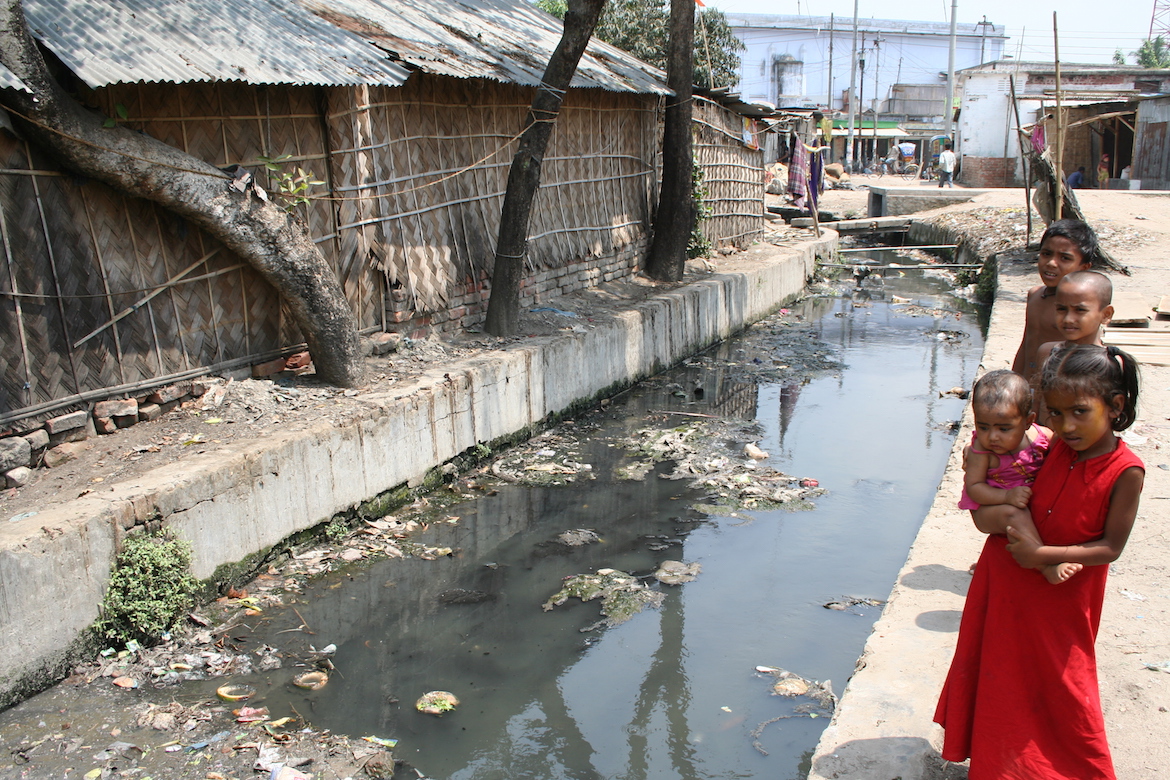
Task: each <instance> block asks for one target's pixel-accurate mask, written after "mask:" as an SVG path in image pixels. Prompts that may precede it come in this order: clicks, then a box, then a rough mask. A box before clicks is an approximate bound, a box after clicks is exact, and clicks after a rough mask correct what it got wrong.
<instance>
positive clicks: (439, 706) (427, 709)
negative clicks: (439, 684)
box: [414, 691, 459, 715]
mask: <svg viewBox="0 0 1170 780" xmlns="http://www.w3.org/2000/svg"><path fill="white" fill-rule="evenodd" d="M458 706H459V699H457V698H456V697H455V694H453V693H450V692H448V691H431V692H430V693H424V694H423V695H422V696H420V697H418V701H416V702H415V703H414V708H415V709H416V710H418V711H419V712H422V713H424V714H426V715H445V714H447V713H448V712H452V711H454V709H455V708H456V707H458Z"/></svg>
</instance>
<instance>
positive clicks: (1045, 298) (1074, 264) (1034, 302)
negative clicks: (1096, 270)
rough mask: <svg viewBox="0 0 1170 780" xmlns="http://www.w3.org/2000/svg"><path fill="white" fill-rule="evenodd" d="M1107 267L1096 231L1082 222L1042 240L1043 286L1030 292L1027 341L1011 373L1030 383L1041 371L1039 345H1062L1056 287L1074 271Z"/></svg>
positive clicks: (1063, 223) (1061, 226)
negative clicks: (1058, 325) (1050, 342)
mask: <svg viewBox="0 0 1170 780" xmlns="http://www.w3.org/2000/svg"><path fill="white" fill-rule="evenodd" d="M1103 264H1104V258H1103V257H1102V255H1101V246H1100V244H1098V243H1097V234H1096V233H1094V232H1093V228H1091V227H1089V226H1088V225H1087V224H1086V223H1084V222H1082V221H1081V220H1079V219H1062V220H1058V221H1056V222H1053V223H1052V224H1051V225H1049V226H1048V229H1047V230H1045V231H1044V235H1043V236H1041V238H1040V254H1039V256H1038V257H1037V258H1036V270H1037V272H1039V274H1040V281H1041V282H1042V284H1039V285H1037V286H1036V287H1033V288H1032V289H1031V290H1029V291H1028V305H1027V308H1026V309H1025V312H1024V337H1023V339H1022V340H1021V341H1020V348H1019V350H1017V352H1016V357H1015V360H1013V361H1012V370H1013V371H1015V372H1016V373H1017V374H1019V375H1020V376H1022V377H1024V379H1027V380H1028V381H1031V379H1032V376H1033V374H1035V373H1036V372H1037V371H1038V370H1039V367H1040V364H1039V363H1037V362H1036V355H1037V353H1038V352H1039V349H1040V345H1041V344H1044V343H1047V342H1049V341H1061V340H1063V339H1064V336H1063V335H1062V334H1061V332H1060V331H1059V330H1058V329H1057V327H1056V307H1055V300H1054V298H1055V296H1056V285H1057V284H1059V283H1060V280H1061V279H1063V278H1064V277H1065V276H1066V275H1068V274H1070V273H1072V272H1073V271H1087V270H1089V269H1090V268H1092V267H1094V266H1101V265H1103Z"/></svg>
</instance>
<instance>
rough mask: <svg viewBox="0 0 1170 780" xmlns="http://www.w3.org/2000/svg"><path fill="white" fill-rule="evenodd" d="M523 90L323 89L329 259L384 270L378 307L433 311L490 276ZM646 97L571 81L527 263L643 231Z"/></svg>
mask: <svg viewBox="0 0 1170 780" xmlns="http://www.w3.org/2000/svg"><path fill="white" fill-rule="evenodd" d="M531 100H532V93H531V90H530V89H526V88H521V87H516V86H512V85H507V84H500V83H497V82H493V81H476V80H466V81H455V80H452V79H441V78H436V77H429V76H425V75H422V74H417V75H415V76H412V77H411V79H410V81H409V82H407V84H406V85H405V86H403V87H400V88H394V89H390V88H355V89H352V90H342V89H337V90H334V91H333V92H332V93H331V95H330V105H329V115H328V125H329V131H330V145H331V147H332V148H333V159H332V167H331V175H332V178H333V182H334V187H335V194H336V196H337V197H338V198H339V199H340V203H339V205H338V212H339V214H340V225H339V232H340V235H341V239H340V242H341V250H340V254H341V256H342V257H343V258H355V257H356V258H367V259H368V262H369V263H370V264H371V265H372V266H373V267H376V268H379V269H381V270H382V271H383V272H385V274H386V276H387V279H388V280H389V282H390V284H391V286H392V287H393V288H395V289H401V290H403V291H404V292H405V294H404V295H396V296H394V298H395V300H394V301H393V302H392V304H391V307H392V308H396V307H405V308H409V309H411V310H413V311H422V312H435V311H439V310H442V309H443V308H445V307H446V306H448V305H449V303H450V299H451V295H452V291H453V290H455V289H456V287H457V286H461V285H463V284H465V283H466V282H469V281H475V280H480V279H482V278H484V277H485V276H486V275H488V274H489V273H490V270H491V267H492V263H493V258H494V250H495V240H496V236H497V234H498V232H499V215H500V210H501V208H502V205H503V197H504V191H505V189H506V186H507V180H508V169H509V166H510V165H511V162H512V156H513V155H514V154H515V151H516V145H517V141H518V138H519V135H520V133H521V132H522V131H523V129H524V121H525V118H526V116H527V111H528V106H529V104H530V103H531ZM655 110H656V102H655V101H654V100H652V99H649V98H646V97H643V96H638V95H628V94H618V93H609V92H602V91H599V90H574V91H573V92H570V93H569V95H568V96H567V97H566V100H565V105H564V107H563V109H562V111H561V115H560V117H559V118H558V119H557V124H556V126H555V128H554V130H553V134H552V138H551V139H550V143H549V148H548V151H547V153H546V154H545V157H544V162H543V165H542V169H541V188H540V190H539V192H538V194H537V196H536V200H535V202H534V203H533V211H532V221H531V223H530V227H529V230H530V241H529V250H528V258H527V264H528V268H529V270H530V271H539V270H542V269H546V268H551V267H559V266H563V265H565V264H567V263H568V262H569V261H571V260H573V259H575V258H581V257H589V256H595V257H600V256H605V255H609V254H611V253H612V252H614V251H615V249H617V248H620V247H623V246H626V245H628V244H630V243H632V242H634V241H635V240H637V239H638V238H639V237H641V236H643V235H644V234H645V231H646V229H647V226H648V224H649V220H650V205H649V204H650V197H651V192H652V190H653V187H654V180H655V173H656V171H655V159H656V158H655V155H656V137H655V133H654V128H655V123H656V114H655Z"/></svg>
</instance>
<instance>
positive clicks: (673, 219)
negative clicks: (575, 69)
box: [646, 0, 695, 282]
mask: <svg viewBox="0 0 1170 780" xmlns="http://www.w3.org/2000/svg"><path fill="white" fill-rule="evenodd" d="M694 37H695V3H694V0H671V1H670V51H669V53H668V58H667V77H666V80H667V86H669V87H670V88H671V89H672V90H674V96H673V97H668V98H667V100H668V101H669V102H668V103H667V105H666V120H665V129H664V131H663V136H662V189H661V191H660V193H659V197H658V216H657V217H656V218H655V220H654V239H653V241H652V243H651V244H650V254H649V256H648V257H647V258H646V273H647V274H648V275H649V276H650V277H651V278H653V279H658V280H659V281H668V282H676V281H678V280H679V279H682V276H683V271H684V270H685V268H686V263H687V245H688V244H689V243H690V240H691V231H692V230H694V228H695V202H694V197H693V194H692V192H691V189H692V185H691V175H692V173H691V171H692V167H693V166H694V155H693V153H692V151H691V95H692V87H693V85H692V83H691V82H692V80H693V78H692V77H693V65H692V58H693V55H692V53H691V50H692V48H693V45H694Z"/></svg>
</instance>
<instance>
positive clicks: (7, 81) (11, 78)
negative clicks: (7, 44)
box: [0, 65, 32, 92]
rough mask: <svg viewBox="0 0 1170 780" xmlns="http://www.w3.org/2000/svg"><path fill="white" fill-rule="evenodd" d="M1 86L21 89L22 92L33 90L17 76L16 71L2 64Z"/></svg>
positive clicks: (0, 71)
mask: <svg viewBox="0 0 1170 780" xmlns="http://www.w3.org/2000/svg"><path fill="white" fill-rule="evenodd" d="M0 87H7V88H8V89H19V90H20V91H21V92H32V90H31V89H29V88H28V86H27V85H26V84H25V83H24V82H23V81H21V80H20V79H19V78H17V77H16V74H15V73H13V72H12V71H10V70H9V69H8V68H7V67H5V66H4V65H0Z"/></svg>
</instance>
